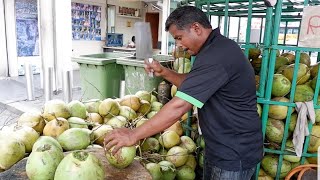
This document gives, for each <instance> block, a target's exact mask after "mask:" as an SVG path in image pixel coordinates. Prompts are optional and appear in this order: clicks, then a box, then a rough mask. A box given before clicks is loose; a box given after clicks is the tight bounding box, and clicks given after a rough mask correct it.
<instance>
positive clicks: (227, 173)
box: [105, 6, 263, 180]
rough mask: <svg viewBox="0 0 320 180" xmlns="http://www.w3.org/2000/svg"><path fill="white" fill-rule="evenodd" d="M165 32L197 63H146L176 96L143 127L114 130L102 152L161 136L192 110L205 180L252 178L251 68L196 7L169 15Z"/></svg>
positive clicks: (255, 127)
mask: <svg viewBox="0 0 320 180" xmlns="http://www.w3.org/2000/svg"><path fill="white" fill-rule="evenodd" d="M165 28H166V31H169V32H170V34H171V35H172V36H173V37H174V39H175V40H176V43H177V45H178V46H182V47H183V48H184V49H186V50H188V51H189V52H190V53H191V54H193V55H196V60H195V62H194V64H193V67H192V69H191V71H190V73H188V74H177V73H176V72H174V71H172V70H169V69H167V68H164V67H162V66H161V65H160V64H159V63H158V62H157V61H153V62H152V63H148V62H145V64H146V65H145V69H146V71H147V72H154V74H155V75H156V76H162V77H163V78H165V79H167V80H168V81H170V82H171V83H173V84H174V85H176V86H177V87H178V92H177V94H176V96H175V97H174V98H173V99H172V100H171V101H169V102H168V103H167V104H166V105H165V106H164V107H163V108H162V109H161V110H160V111H159V112H158V113H157V114H156V115H155V116H154V117H153V118H151V119H150V120H149V121H147V122H146V123H145V124H143V125H142V126H140V127H138V128H136V129H133V130H130V129H117V130H114V131H112V133H111V134H110V135H108V136H107V137H106V138H105V143H106V144H107V146H106V148H107V149H109V148H111V147H112V146H115V148H114V152H116V151H117V150H118V149H119V148H120V147H122V146H131V145H133V144H135V143H136V142H137V141H138V140H140V139H143V138H147V137H149V136H152V135H154V134H156V133H159V132H161V131H163V130H165V129H166V128H168V127H170V126H171V125H172V124H173V123H175V122H176V121H177V120H178V119H179V118H180V117H181V116H182V115H183V114H184V113H185V112H187V111H188V110H190V109H191V108H192V106H196V107H197V108H198V109H199V110H198V115H199V123H200V127H201V131H202V133H203V136H204V140H205V143H206V149H205V166H204V179H205V180H207V179H214V180H215V179H230V180H231V179H232V180H247V179H250V178H251V177H252V175H253V173H254V171H255V166H256V165H257V164H258V163H259V161H260V160H261V159H262V155H263V138H262V130H261V128H262V127H261V122H260V119H259V117H258V114H257V109H256V94H255V93H256V90H255V78H254V72H253V69H252V67H251V65H250V63H249V61H248V60H247V58H246V57H245V56H244V54H243V53H242V51H241V49H240V48H239V46H238V45H237V44H236V43H235V42H234V41H232V40H230V39H228V38H226V37H224V36H222V35H221V34H220V32H219V29H215V30H212V27H211V25H210V22H209V20H208V19H207V17H206V15H205V14H204V13H203V12H202V11H201V10H199V9H197V8H195V7H190V6H185V7H181V8H178V9H176V10H175V11H173V12H172V13H171V14H170V16H169V17H168V19H167V21H166V27H165Z"/></svg>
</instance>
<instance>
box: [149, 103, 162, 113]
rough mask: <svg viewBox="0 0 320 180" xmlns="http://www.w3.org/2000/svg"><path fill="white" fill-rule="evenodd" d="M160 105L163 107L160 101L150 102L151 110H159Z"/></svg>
mask: <svg viewBox="0 0 320 180" xmlns="http://www.w3.org/2000/svg"><path fill="white" fill-rule="evenodd" d="M162 107H163V104H162V103H160V102H153V103H151V111H160V109H161V108H162Z"/></svg>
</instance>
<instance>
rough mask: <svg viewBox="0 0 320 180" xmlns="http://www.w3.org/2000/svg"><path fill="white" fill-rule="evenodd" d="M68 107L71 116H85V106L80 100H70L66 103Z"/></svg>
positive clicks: (84, 117)
mask: <svg viewBox="0 0 320 180" xmlns="http://www.w3.org/2000/svg"><path fill="white" fill-rule="evenodd" d="M68 108H69V110H70V113H71V116H72V117H78V118H81V119H86V118H87V110H86V106H85V105H84V104H83V103H82V102H80V101H77V100H74V101H71V102H70V103H69V104H68Z"/></svg>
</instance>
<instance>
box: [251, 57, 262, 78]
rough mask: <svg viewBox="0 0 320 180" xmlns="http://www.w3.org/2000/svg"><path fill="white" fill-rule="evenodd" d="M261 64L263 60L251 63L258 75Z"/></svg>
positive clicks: (256, 59)
mask: <svg viewBox="0 0 320 180" xmlns="http://www.w3.org/2000/svg"><path fill="white" fill-rule="evenodd" d="M261 63H262V58H255V59H252V61H251V65H252V67H253V69H254V71H255V73H256V74H258V73H259V72H260V69H261Z"/></svg>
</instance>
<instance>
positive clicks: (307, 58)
mask: <svg viewBox="0 0 320 180" xmlns="http://www.w3.org/2000/svg"><path fill="white" fill-rule="evenodd" d="M300 63H302V64H305V65H307V66H310V64H311V60H310V56H309V55H308V54H307V53H301V54H300Z"/></svg>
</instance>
